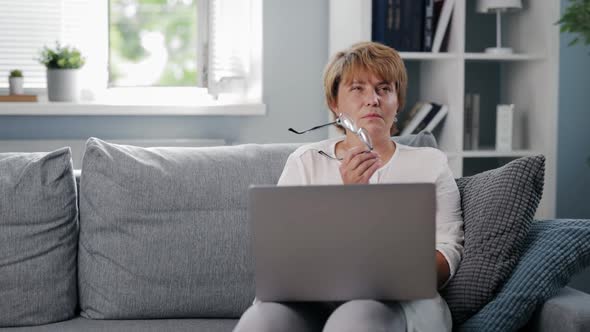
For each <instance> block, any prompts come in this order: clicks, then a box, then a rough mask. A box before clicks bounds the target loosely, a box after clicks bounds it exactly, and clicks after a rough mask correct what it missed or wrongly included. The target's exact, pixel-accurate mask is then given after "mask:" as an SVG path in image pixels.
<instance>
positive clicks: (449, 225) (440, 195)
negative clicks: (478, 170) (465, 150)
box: [436, 157, 464, 288]
mask: <svg viewBox="0 0 590 332" xmlns="http://www.w3.org/2000/svg"><path fill="white" fill-rule="evenodd" d="M443 165H444V167H443V169H442V170H441V173H440V175H439V176H438V178H437V180H436V203H437V209H436V249H437V250H438V251H440V252H441V253H442V254H443V256H445V258H446V260H447V262H448V263H449V270H450V276H449V279H448V280H447V282H445V284H444V285H443V286H442V287H441V288H444V287H445V286H446V284H447V283H448V282H449V280H451V278H452V277H453V276H454V275H455V273H456V272H457V268H458V267H459V263H460V261H461V257H462V255H463V238H464V236H463V234H464V233H463V216H462V211H461V197H460V194H459V189H458V188H457V184H456V183H455V179H454V177H453V173H452V172H451V170H450V168H449V166H448V163H447V162H446V157H445V161H444V163H443Z"/></svg>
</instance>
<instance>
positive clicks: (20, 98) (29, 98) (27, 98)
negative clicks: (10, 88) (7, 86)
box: [0, 95, 37, 102]
mask: <svg viewBox="0 0 590 332" xmlns="http://www.w3.org/2000/svg"><path fill="white" fill-rule="evenodd" d="M36 101H37V96H36V95H7V96H0V102H36Z"/></svg>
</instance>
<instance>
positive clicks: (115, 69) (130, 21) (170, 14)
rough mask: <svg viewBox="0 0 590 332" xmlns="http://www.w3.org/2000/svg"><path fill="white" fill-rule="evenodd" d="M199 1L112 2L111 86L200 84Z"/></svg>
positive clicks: (110, 39)
mask: <svg viewBox="0 0 590 332" xmlns="http://www.w3.org/2000/svg"><path fill="white" fill-rule="evenodd" d="M197 1H198V0H182V1H169V0H110V7H109V86H112V87H121V86H132V87H137V86H197V75H198V73H197V52H198V48H199V47H200V46H201V45H202V43H200V42H199V39H198V36H199V34H198V33H199V31H198V27H203V26H204V25H202V24H201V25H197V23H198V21H199V20H201V19H205V15H203V13H200V11H199V13H198V12H197ZM198 14H200V16H202V18H200V17H198Z"/></svg>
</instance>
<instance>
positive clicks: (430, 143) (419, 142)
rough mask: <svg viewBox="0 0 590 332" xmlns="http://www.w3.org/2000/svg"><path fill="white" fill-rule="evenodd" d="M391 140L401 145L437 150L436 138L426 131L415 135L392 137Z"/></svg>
mask: <svg viewBox="0 0 590 332" xmlns="http://www.w3.org/2000/svg"><path fill="white" fill-rule="evenodd" d="M392 139H393V140H394V141H396V142H398V143H399V144H403V145H409V146H417V147H431V148H438V145H437V144H436V138H435V137H434V135H432V133H430V132H428V131H421V132H419V133H418V134H415V135H404V136H394V137H392Z"/></svg>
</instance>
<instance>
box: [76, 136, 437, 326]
mask: <svg viewBox="0 0 590 332" xmlns="http://www.w3.org/2000/svg"><path fill="white" fill-rule="evenodd" d="M396 140H398V141H399V142H400V143H402V144H412V145H423V146H435V144H436V142H435V140H434V138H433V137H432V135H431V134H429V133H425V134H420V135H412V136H409V137H404V138H396ZM297 146H298V145H297V144H265V145H254V144H247V145H239V146H225V147H205V148H140V147H134V146H124V145H116V144H110V143H107V142H104V141H101V140H99V139H95V138H92V139H89V140H88V142H87V145H86V152H85V155H84V160H83V166H82V175H81V181H80V241H79V242H80V245H79V284H80V308H81V310H82V312H81V314H82V316H85V317H87V318H104V319H135V318H166V317H239V316H240V315H241V314H242V313H243V311H244V310H245V309H246V308H247V307H248V306H249V305H250V304H251V302H252V300H253V298H254V278H253V260H252V257H251V255H250V234H249V227H248V220H247V198H248V197H247V189H248V187H249V186H250V185H252V184H275V183H276V182H277V181H278V178H279V176H280V174H281V172H282V169H283V167H284V165H285V162H286V160H287V157H288V156H289V154H290V153H292V152H293V151H294V150H295V149H296V148H297Z"/></svg>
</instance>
